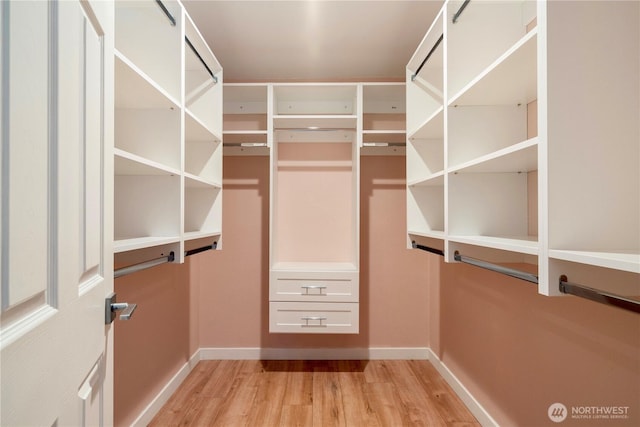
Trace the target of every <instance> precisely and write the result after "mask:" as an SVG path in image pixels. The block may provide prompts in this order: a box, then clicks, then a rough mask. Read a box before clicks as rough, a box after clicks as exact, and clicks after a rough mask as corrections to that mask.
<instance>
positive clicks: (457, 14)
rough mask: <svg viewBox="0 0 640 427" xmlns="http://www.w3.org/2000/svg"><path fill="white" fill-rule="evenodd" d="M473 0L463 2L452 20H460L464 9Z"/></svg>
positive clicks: (454, 21)
mask: <svg viewBox="0 0 640 427" xmlns="http://www.w3.org/2000/svg"><path fill="white" fill-rule="evenodd" d="M470 1H471V0H464V3H462V6H460V9H458V11H457V12H456V14H455V15H453V20H452V22H453V23H454V24H455V23H456V22H457V21H458V18H459V17H460V15H461V14H462V11H463V10H464V8H465V7H467V5H468V4H469V2H470Z"/></svg>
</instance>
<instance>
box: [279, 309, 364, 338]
mask: <svg viewBox="0 0 640 427" xmlns="http://www.w3.org/2000/svg"><path fill="white" fill-rule="evenodd" d="M358 308H359V307H358V303H331V302H270V303H269V330H270V331H271V332H286V333H307V334H309V333H311V334H313V333H323V334H327V333H334V334H340V333H348V334H352V333H357V332H358V327H359V326H358V323H359V313H358Z"/></svg>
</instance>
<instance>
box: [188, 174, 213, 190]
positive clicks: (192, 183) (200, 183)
mask: <svg viewBox="0 0 640 427" xmlns="http://www.w3.org/2000/svg"><path fill="white" fill-rule="evenodd" d="M184 178H185V179H184V186H185V187H187V188H210V189H221V188H222V184H221V183H219V182H216V181H213V180H210V179H205V178H202V177H199V176H197V175H193V174H190V173H187V172H185V173H184Z"/></svg>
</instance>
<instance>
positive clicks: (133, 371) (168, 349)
mask: <svg viewBox="0 0 640 427" xmlns="http://www.w3.org/2000/svg"><path fill="white" fill-rule="evenodd" d="M189 261H190V260H189ZM192 283H193V281H192V280H190V278H189V264H188V262H187V263H185V264H182V265H178V264H163V265H159V266H157V267H153V268H150V269H147V270H143V271H140V272H137V273H134V274H130V275H128V276H122V277H120V278H118V279H116V280H115V292H116V294H117V297H118V301H121V302H131V303H137V304H138V307H137V309H136V311H135V312H134V313H133V316H132V318H131V320H129V321H120V320H116V321H115V322H114V325H115V326H114V327H115V332H114V341H115V342H114V410H115V414H114V423H115V425H116V426H128V425H131V423H132V422H133V421H134V420H135V419H136V418H137V417H138V416H139V415H140V414H141V413H142V411H143V410H144V409H145V407H146V406H147V405H148V404H149V403H150V402H151V401H152V400H153V399H154V398H155V397H156V395H157V394H158V392H159V391H160V390H162V388H163V387H164V386H165V385H166V384H167V383H168V382H169V380H171V378H172V377H173V376H174V375H175V374H176V372H178V370H179V369H180V368H182V367H183V366H184V364H185V363H186V362H187V361H188V360H189V357H191V355H192V354H193V352H194V351H195V350H196V349H197V348H198V343H197V341H195V340H194V339H193V336H192V334H191V333H190V331H191V330H192V329H197V327H196V326H197V325H194V324H193V322H192V314H191V312H192V311H194V312H195V313H197V312H198V310H199V307H198V306H197V305H194V301H197V300H195V295H192V294H193V289H192V288H193V285H192Z"/></svg>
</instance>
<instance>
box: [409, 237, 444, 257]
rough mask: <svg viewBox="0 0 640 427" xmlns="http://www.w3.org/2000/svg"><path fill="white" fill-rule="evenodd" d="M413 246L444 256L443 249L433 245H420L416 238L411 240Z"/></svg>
mask: <svg viewBox="0 0 640 427" xmlns="http://www.w3.org/2000/svg"><path fill="white" fill-rule="evenodd" d="M411 247H412V248H413V249H420V250H423V251H427V252H431V253H432V254H436V255H440V256H444V252H443V251H441V250H440V249H436V248H431V247H429V246H425V245H419V244H417V243H416V241H415V240H414V241H412V242H411Z"/></svg>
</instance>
